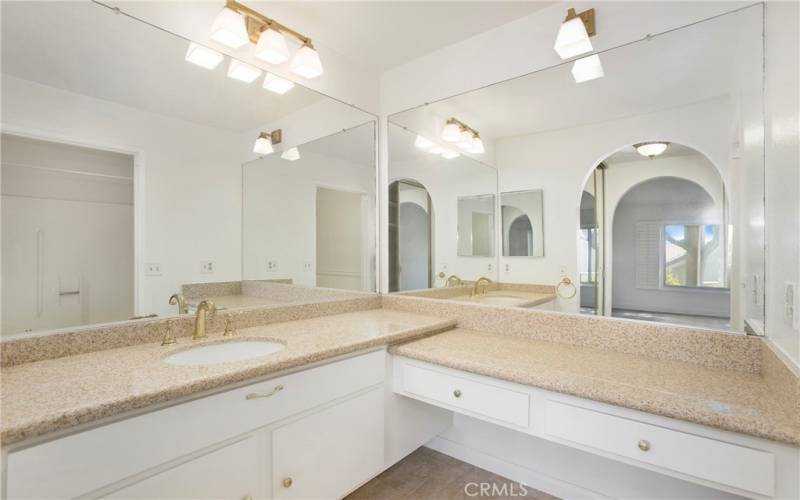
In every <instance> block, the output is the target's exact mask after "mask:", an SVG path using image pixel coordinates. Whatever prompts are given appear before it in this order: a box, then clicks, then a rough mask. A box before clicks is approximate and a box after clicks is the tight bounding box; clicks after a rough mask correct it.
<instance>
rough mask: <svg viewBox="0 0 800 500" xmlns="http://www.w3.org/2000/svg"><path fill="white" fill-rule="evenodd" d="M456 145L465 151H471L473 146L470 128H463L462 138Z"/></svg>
mask: <svg viewBox="0 0 800 500" xmlns="http://www.w3.org/2000/svg"><path fill="white" fill-rule="evenodd" d="M456 145H457V146H458V147H460V148H461V149H463V150H464V151H469V150H470V149H471V148H472V132H470V131H469V130H462V131H461V139H460V140H459V141H458V143H457V144H456Z"/></svg>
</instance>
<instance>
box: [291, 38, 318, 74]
mask: <svg viewBox="0 0 800 500" xmlns="http://www.w3.org/2000/svg"><path fill="white" fill-rule="evenodd" d="M290 69H291V70H292V72H293V73H297V74H298V75H300V76H302V77H303V78H316V77H318V76H319V75H321V74H322V73H323V70H322V62H321V61H320V60H319V54H318V53H317V51H316V50H314V49H313V48H311V47H309V46H308V45H303V46H302V47H300V50H298V51H297V54H295V55H294V59H292V66H291V68H290Z"/></svg>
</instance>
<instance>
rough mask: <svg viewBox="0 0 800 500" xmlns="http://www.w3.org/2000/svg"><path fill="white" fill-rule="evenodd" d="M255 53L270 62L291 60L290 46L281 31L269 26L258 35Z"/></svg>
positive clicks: (276, 62)
mask: <svg viewBox="0 0 800 500" xmlns="http://www.w3.org/2000/svg"><path fill="white" fill-rule="evenodd" d="M254 55H255V56H256V57H257V58H259V59H261V60H262V61H267V62H268V63H270V64H281V63H283V62H286V61H288V60H289V47H288V46H287V45H286V39H285V38H284V37H283V35H282V34H281V33H280V32H278V31H276V30H274V29H272V28H268V29H267V30H266V31H264V32H263V33H261V36H259V37H258V43H257V44H256V51H255V54H254Z"/></svg>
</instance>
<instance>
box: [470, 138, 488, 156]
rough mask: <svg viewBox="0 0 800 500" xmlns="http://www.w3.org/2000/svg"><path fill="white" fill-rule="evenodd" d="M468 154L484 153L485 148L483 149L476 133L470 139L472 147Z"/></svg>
mask: <svg viewBox="0 0 800 500" xmlns="http://www.w3.org/2000/svg"><path fill="white" fill-rule="evenodd" d="M469 152H470V153H472V154H477V155H482V154H483V153H485V152H486V148H484V147H483V141H482V140H481V137H480V136H479V135H478V133H477V132H475V135H474V136H473V137H472V146H471V147H470V148H469Z"/></svg>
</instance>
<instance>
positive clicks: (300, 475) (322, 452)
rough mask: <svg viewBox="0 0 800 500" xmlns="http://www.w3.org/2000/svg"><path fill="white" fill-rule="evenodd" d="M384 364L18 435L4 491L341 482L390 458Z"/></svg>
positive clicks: (342, 487) (368, 362)
mask: <svg viewBox="0 0 800 500" xmlns="http://www.w3.org/2000/svg"><path fill="white" fill-rule="evenodd" d="M385 372H386V352H385V351H384V350H380V351H374V352H370V353H366V354H361V355H357V356H353V357H350V358H346V359H342V360H339V361H334V362H330V363H327V364H323V365H318V366H315V367H312V368H308V369H303V370H301V371H297V372H294V373H289V374H286V375H281V376H277V377H274V378H271V379H269V380H264V381H260V382H256V383H252V384H248V385H243V386H240V387H236V388H232V389H229V390H225V391H222V392H217V393H214V394H211V395H207V396H205V397H200V398H197V399H193V400H190V401H186V402H182V403H178V404H174V405H172V406H168V407H166V408H161V409H157V410H153V411H149V412H145V413H140V414H138V415H133V416H129V417H127V418H122V419H118V420H116V421H114V422H110V423H105V424H102V425H97V426H94V427H91V428H89V429H85V430H81V431H79V432H73V433H71V434H67V435H62V436H59V437H54V438H53V439H50V440H47V441H43V442H37V443H21V444H19V445H12V447H11V448H10V449H9V450H8V456H7V460H6V463H5V481H4V485H3V487H4V490H3V497H4V498H7V499H17V498H37V499H43V498H74V497H84V498H105V497H107V498H139V499H141V498H198V497H199V498H246V497H252V498H270V497H272V495H273V493H275V496H276V497H278V498H284V497H285V498H293V497H294V496H293V495H295V492H297V491H299V492H300V493H299V494H298V495H300V496H304V493H303V492H304V491H311V490H306V489H304V488H310V487H312V486H309V485H310V484H312V483H310V482H309V480H310V479H313V481H314V483H315V484H316V483H317V482H319V484H320V485H322V486H320V487H319V488H318V489H314V490H313V491H314V493H321V492H324V494H321V496H322V497H326V498H329V497H335V496H337V495H340V494H345V493H347V491H349V489H350V488H352V487H355V486H358V484H360V483H362V482H365V481H367V480H369V479H370V478H371V477H372V476H373V475H375V474H377V473H378V472H380V470H381V468H382V467H383V456H384V440H383V426H384V412H383V391H384V387H385V386H384V380H385V376H386V375H385ZM310 459H313V461H314V462H313V465H312V463H311V462H309V460H310ZM273 470H274V471H275V474H280V475H281V476H278V477H279V478H280V479H283V477H282V476H283V475H288V474H291V475H293V477H295V478H296V479H297V480H298V482H297V485H298V486H297V488H295V489H292V488H280V489H278V488H275V487H274V485H273V484H272V483H273V482H274V481H273V478H272V476H273ZM316 496H317V497H319V496H320V495H316ZM297 498H299V496H297Z"/></svg>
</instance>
